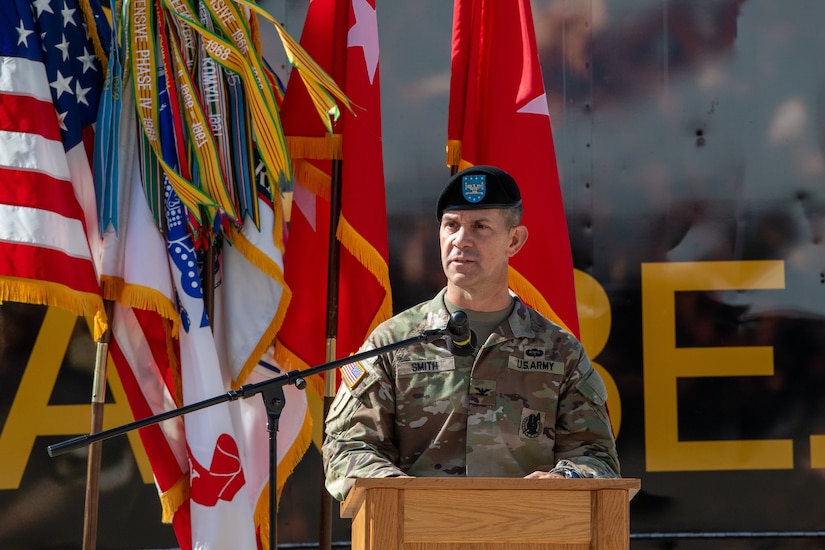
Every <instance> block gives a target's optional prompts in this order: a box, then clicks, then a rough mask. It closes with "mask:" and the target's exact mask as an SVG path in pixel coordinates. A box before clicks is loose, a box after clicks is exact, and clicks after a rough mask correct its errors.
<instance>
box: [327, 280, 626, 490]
mask: <svg viewBox="0 0 825 550" xmlns="http://www.w3.org/2000/svg"><path fill="white" fill-rule="evenodd" d="M445 292H446V290H442V291H441V292H440V293H439V294H438V295H437V296H436V297H435V298H434V299H433V300H432V301H430V302H425V303H422V304H419V305H418V306H415V307H413V308H411V309H409V310H407V311H405V312H403V313H401V314H399V315H396V316H395V317H393V318H392V319H390V320H388V321H386V322H385V323H383V324H381V325H380V326H379V327H378V328H377V329H376V330H375V331H374V332H373V333H372V335H371V336H370V338H369V339H368V340H367V342H366V343H365V344H364V346H362V349H361V351H366V350H369V349H375V348H378V347H381V346H384V345H387V344H391V343H394V342H398V341H401V340H403V339H406V338H410V337H414V336H417V335H419V334H420V333H421V332H423V331H425V330H429V329H439V328H442V327H444V326H445V325H446V323H447V321H448V319H449V313H448V311H447V309H446V307H445V305H444V295H445ZM344 370H347V371H348V372H347V373H346V374H344V373H343V371H344ZM342 374H344V379H345V381H347V382H348V384H341V388H340V390H339V391H338V395H337V396H336V398H335V401H334V402H333V404H332V406H331V408H330V412H329V415H328V417H327V421H326V439H325V441H324V446H323V454H324V467H325V471H326V486H327V488H328V489H329V491H330V493H331V494H332V495H333V496H334V497H335V498H337V499H339V500H342V499H343V498H344V497H346V494H347V492H348V491H349V489H350V487H351V486H352V483H353V478H360V477H392V476H399V475H410V476H416V477H436V476H468V477H523V476H525V475H527V474H529V473H531V472H533V471H536V470H541V471H550V470H552V469H554V468H557V467H561V469H562V470H564V469H567V470H568V471H574V472H576V474H574V476H576V475H577V476H579V477H616V476H617V475H618V474H619V461H618V457H617V455H616V445H615V441H614V439H613V434H612V431H611V428H610V421H609V419H608V416H607V412H606V409H605V399H606V397H607V394H606V391H605V387H604V383H603V382H602V380H601V378H600V376H599V375H598V373H597V372H596V371H595V370H594V369H593V367H592V366H591V364H590V361H589V360H588V358H587V356H586V355H585V353H584V349H583V348H582V346H581V344H580V343H579V341H578V340H576V338H574V337H573V336H572V335H571V334H569V333H568V332H566V331H564V330H563V329H561V328H560V327H558V326H557V325H555V324H553V323H552V322H550V321H548V320H547V319H546V318H544V317H543V316H542V315H541V314H539V313H538V312H536V311H535V310H533V309H531V308H529V307H527V306H526V305H524V304H523V303H522V302H521V301H519V300H518V299H516V302H515V307H514V309H513V312H512V313H511V314H510V316H509V318H508V319H506V320H505V321H504V322H502V323H501V324H500V325H499V326H498V328H497V329H496V330H495V331H494V332H493V334H492V335H491V336H490V337H489V338H488V340H487V341H486V342H485V343H484V345H483V346H482V348H481V349H480V350H479V351H478V352H477V353H476V354H475V356H470V357H457V356H453V355H452V354H451V353H450V352H449V351H447V349H446V345H445V343H444V342H443V341H442V340H437V341H436V342H434V343H432V344H416V345H414V346H409V347H407V348H402V349H400V350H396V351H394V352H391V353H388V354H384V355H380V356H378V357H374V358H371V359H368V360H365V361H361V362H359V363H354V364H351V365H348V366H347V367H345V368H344V369H342ZM350 384H351V386H350Z"/></svg>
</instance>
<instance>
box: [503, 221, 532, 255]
mask: <svg viewBox="0 0 825 550" xmlns="http://www.w3.org/2000/svg"><path fill="white" fill-rule="evenodd" d="M527 237H528V231H527V226H526V225H517V226H515V227H514V228H513V229H512V230H511V233H510V245H509V246H508V247H507V252H508V255H509V256H510V257H513V256H515V255H516V253H518V251H519V250H521V247H522V246H524V243H526V242H527Z"/></svg>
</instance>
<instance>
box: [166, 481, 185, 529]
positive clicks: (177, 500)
mask: <svg viewBox="0 0 825 550" xmlns="http://www.w3.org/2000/svg"><path fill="white" fill-rule="evenodd" d="M188 499H189V472H185V473H184V474H183V475H182V476H180V478H178V480H177V481H176V482H175V484H174V485H172V487H170V488H169V489H167V490H166V491H164V492H163V493H161V495H160V504H161V506H162V514H161V522H163V523H172V518H173V517H174V515H175V512H177V511H178V508H180V507H181V506H182V505H183V504H184V503H185V502H186V501H187V500H188Z"/></svg>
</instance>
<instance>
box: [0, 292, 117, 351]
mask: <svg viewBox="0 0 825 550" xmlns="http://www.w3.org/2000/svg"><path fill="white" fill-rule="evenodd" d="M7 301H8V302H22V303H26V304H38V305H44V306H55V307H59V308H62V309H65V310H67V311H71V312H72V313H74V314H75V315H82V316H84V317H89V318H93V319H94V326H95V329H94V330H95V335H94V338H95V340H99V339H100V337H101V336H102V334H103V332H105V330H106V326H108V319H106V310H105V309H104V306H103V298H102V297H101V296H100V295H99V294H92V293H89V292H79V291H77V290H72V289H70V288H68V287H66V286H64V285H61V284H57V283H51V282H48V281H34V280H31V279H20V278H17V277H2V278H0V304H2V303H3V302H7ZM101 328H102V329H103V330H101V331H100V333H99V334H98V333H97V332H98V330H100V329H101Z"/></svg>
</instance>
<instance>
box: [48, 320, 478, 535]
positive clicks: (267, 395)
mask: <svg viewBox="0 0 825 550" xmlns="http://www.w3.org/2000/svg"><path fill="white" fill-rule="evenodd" d="M456 313H458V312H456ZM461 313H462V314H463V312H461ZM449 330H450V325H449V324H448V325H447V326H446V327H444V328H442V329H433V330H425V331H423V332H421V333H420V334H419V335H418V336H413V337H411V338H407V339H406V340H401V341H399V342H395V343H393V344H388V345H386V346H382V347H380V348H375V349H371V350H368V351H364V352H361V353H356V354H354V355H350V356H349V357H345V358H343V359H338V360H336V361H331V362H329V363H324V364H323V365H318V366H316V367H311V368H308V369H304V370H297V371H289V372H286V373H284V374H282V375H281V376H276V377H275V378H270V379H269V380H264V381H263V382H258V383H255V384H246V385H244V386H241V387H240V388H238V389H237V390H230V391H228V392H226V393H224V394H221V395H216V396H215V397H210V398H208V399H204V400H203V401H198V402H196V403H191V404H189V405H185V406H183V407H180V408H177V409H172V410H170V411H166V412H163V413H160V414H156V415H154V416H149V417H146V418H144V419H142V420H136V421H134V422H130V423H128V424H124V425H122V426H118V427H116V428H112V429H110V430H104V431H102V432H98V433H94V434H89V435H81V436H79V437H75V438H72V439H68V440H66V441H62V442H60V443H55V444H54V445H49V446H48V448H47V450H48V452H49V456H50V457H55V456H58V455H61V454H64V453H67V452H69V451H72V450H75V449H78V448H80V447H84V446H86V445H90V444H92V443H94V442H95V441H102V440H104V439H109V438H111V437H114V436H116V435H121V434H124V433H126V432H130V431H132V430H136V429H139V428H145V427H146V426H151V425H152V424H157V423H158V422H163V421H164V420H169V419H170V418H175V417H177V416H181V415H183V414H186V413H190V412H195V411H198V410H200V409H205V408H207V407H211V406H213V405H217V404H218V403H226V402H228V401H237V400H238V399H240V398H244V399H246V398H247V397H251V396H253V395H255V394H258V393H260V394H261V395H262V397H263V400H264V406H265V407H266V413H267V424H266V428H267V430H268V431H269V548H270V550H275V548H277V540H278V539H277V532H278V529H277V520H276V507H277V492H278V491H277V487H278V484H277V481H278V479H277V475H278V452H277V451H278V446H277V434H278V422H279V420H280V418H281V411H283V408H284V405H285V404H286V399H285V397H284V385H286V384H294V385H295V387H296V388H298V389H304V388H305V387H306V381H305V380H304V378H305V377H307V376H312V375H313V374H320V373H322V372H326V371H328V370H332V369H335V368H338V367H342V366H344V365H347V364H349V363H354V362H356V361H361V360H364V359H369V358H371V357H375V356H376V355H381V354H382V353H388V352H390V351H394V350H397V349H400V348H405V347H407V346H411V345H413V344H429V343H431V342H434V341H436V340H440V339H447V340H449V333H448V331H449Z"/></svg>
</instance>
